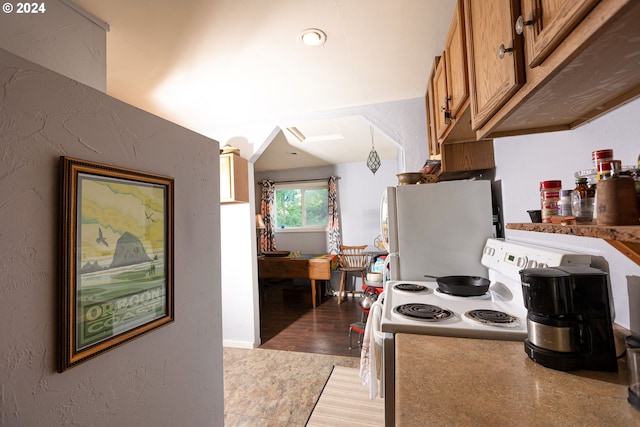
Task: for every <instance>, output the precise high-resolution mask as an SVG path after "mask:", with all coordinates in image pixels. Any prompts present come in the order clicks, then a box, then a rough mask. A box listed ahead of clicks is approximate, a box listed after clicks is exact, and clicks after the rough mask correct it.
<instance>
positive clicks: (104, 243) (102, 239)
mask: <svg viewBox="0 0 640 427" xmlns="http://www.w3.org/2000/svg"><path fill="white" fill-rule="evenodd" d="M96 243H97V244H101V243H102V244H103V245H105V246H106V247H109V244H108V243H107V239H105V237H104V236H103V235H102V228H100V227H98V238H97V239H96Z"/></svg>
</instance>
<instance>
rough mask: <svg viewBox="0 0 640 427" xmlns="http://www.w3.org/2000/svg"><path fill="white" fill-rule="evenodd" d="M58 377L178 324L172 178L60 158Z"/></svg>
mask: <svg viewBox="0 0 640 427" xmlns="http://www.w3.org/2000/svg"><path fill="white" fill-rule="evenodd" d="M61 163H62V188H61V190H62V235H61V257H62V260H61V286H60V289H61V300H62V304H61V309H60V316H59V317H60V318H59V323H60V327H59V329H60V335H61V343H60V346H59V347H60V351H59V363H58V372H62V371H64V370H65V369H69V368H71V367H73V366H75V365H77V364H78V363H81V362H84V361H86V360H88V359H90V358H92V357H95V356H97V355H98V354H101V353H103V352H105V351H107V350H110V349H112V348H114V347H116V346H118V345H120V344H123V343H125V342H127V341H129V340H131V339H133V338H136V337H138V336H140V335H142V334H145V333H147V332H150V331H152V330H154V329H156V328H158V327H160V326H163V325H166V324H168V323H171V322H173V320H174V303H173V178H170V177H166V176H161V175H155V174H151V173H146V172H139V171H134V170H130V169H122V168H117V167H114V166H110V165H104V164H99V163H94V162H89V161H84V160H78V159H73V158H69V157H61Z"/></svg>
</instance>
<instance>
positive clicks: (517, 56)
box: [465, 0, 524, 129]
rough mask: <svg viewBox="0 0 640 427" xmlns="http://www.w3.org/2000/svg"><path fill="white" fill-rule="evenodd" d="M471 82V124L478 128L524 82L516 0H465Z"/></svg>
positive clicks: (518, 11) (518, 12)
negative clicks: (516, 29) (517, 31)
mask: <svg viewBox="0 0 640 427" xmlns="http://www.w3.org/2000/svg"><path fill="white" fill-rule="evenodd" d="M465 13H466V21H467V51H468V58H469V70H470V79H469V81H470V86H471V88H472V89H471V126H472V128H473V129H478V128H479V127H480V126H482V125H483V124H484V123H486V121H487V120H488V119H489V118H490V117H491V116H493V115H494V114H495V113H496V111H498V109H499V108H500V107H502V106H503V105H504V104H505V103H506V102H507V100H508V99H509V98H510V97H511V96H512V95H513V94H514V93H515V92H516V91H517V90H518V89H519V88H520V86H522V84H523V83H524V62H523V54H524V52H523V48H522V38H521V37H518V38H516V34H515V28H514V24H513V23H514V22H515V21H516V19H517V17H518V16H519V15H520V5H519V1H518V0H483V1H472V0H466V1H465Z"/></svg>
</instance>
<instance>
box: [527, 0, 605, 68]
mask: <svg viewBox="0 0 640 427" xmlns="http://www.w3.org/2000/svg"><path fill="white" fill-rule="evenodd" d="M599 1H600V0H522V5H523V11H522V15H520V17H519V18H518V20H517V21H516V32H517V33H518V34H524V40H525V49H526V53H527V55H526V56H527V64H528V66H529V67H536V66H538V65H540V64H541V63H542V62H543V61H544V60H545V58H546V57H547V56H549V54H550V53H551V52H552V51H553V50H554V49H555V48H556V47H557V46H558V45H559V44H560V43H561V42H562V40H564V38H565V37H566V36H567V35H568V34H569V33H570V32H571V31H572V30H573V29H574V28H575V27H576V25H578V23H579V22H580V21H581V20H582V19H583V18H584V17H585V16H586V15H587V13H589V12H590V11H591V9H593V7H594V6H595V5H596V4H597V3H598V2H599Z"/></svg>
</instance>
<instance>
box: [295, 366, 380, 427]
mask: <svg viewBox="0 0 640 427" xmlns="http://www.w3.org/2000/svg"><path fill="white" fill-rule="evenodd" d="M358 373H359V370H358V369H354V368H344V367H342V366H334V367H333V371H332V372H331V375H330V376H329V379H328V380H327V384H325V386H324V389H323V390H322V393H321V394H320V398H319V399H318V401H317V402H316V406H315V407H314V408H313V412H311V416H310V417H309V421H307V427H322V426H330V427H340V426H345V427H347V426H348V427H354V426H363V427H364V426H371V427H380V426H383V425H384V400H383V399H381V398H377V399H376V400H371V399H369V389H368V388H366V387H364V386H363V385H362V380H361V379H360V377H359V375H358Z"/></svg>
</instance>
